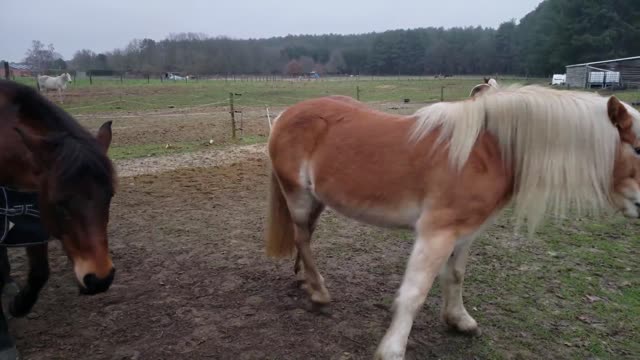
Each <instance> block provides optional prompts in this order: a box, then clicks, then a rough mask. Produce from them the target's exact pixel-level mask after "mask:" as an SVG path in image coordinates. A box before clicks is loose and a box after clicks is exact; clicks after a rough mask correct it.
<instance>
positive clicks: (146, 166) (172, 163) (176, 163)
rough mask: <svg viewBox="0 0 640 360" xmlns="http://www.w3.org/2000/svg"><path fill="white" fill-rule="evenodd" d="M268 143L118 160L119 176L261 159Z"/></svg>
mask: <svg viewBox="0 0 640 360" xmlns="http://www.w3.org/2000/svg"><path fill="white" fill-rule="evenodd" d="M266 148H267V146H266V144H253V145H244V146H232V147H228V148H224V149H216V150H208V151H199V152H193V153H185V154H177V155H170V156H156V157H147V158H137V159H127V160H116V161H115V162H114V163H115V166H116V169H117V170H118V176H119V177H130V176H138V175H143V174H154V173H162V172H167V171H172V170H176V169H183V168H206V167H213V166H225V165H231V164H235V163H239V162H243V161H246V160H253V159H260V158H262V157H264V156H265V155H266V153H267V149H266Z"/></svg>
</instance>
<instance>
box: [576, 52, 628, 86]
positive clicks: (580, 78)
mask: <svg viewBox="0 0 640 360" xmlns="http://www.w3.org/2000/svg"><path fill="white" fill-rule="evenodd" d="M567 86H569V87H579V88H591V87H630V88H640V56H633V57H628V58H621V59H612V60H603V61H594V62H589V63H584V64H574V65H567Z"/></svg>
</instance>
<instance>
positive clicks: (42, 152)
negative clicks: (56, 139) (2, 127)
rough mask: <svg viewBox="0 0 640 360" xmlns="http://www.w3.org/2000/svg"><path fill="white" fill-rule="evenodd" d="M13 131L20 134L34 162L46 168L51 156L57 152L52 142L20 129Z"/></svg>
mask: <svg viewBox="0 0 640 360" xmlns="http://www.w3.org/2000/svg"><path fill="white" fill-rule="evenodd" d="M13 129H14V130H15V131H16V132H17V133H18V135H19V136H20V138H21V139H22V142H23V143H24V144H25V145H26V147H27V149H29V151H30V152H31V154H33V158H34V160H36V161H37V162H39V165H42V166H46V165H47V164H49V160H50V158H51V154H53V152H54V150H55V149H54V145H53V144H51V142H49V141H47V139H46V138H45V137H42V136H39V135H33V134H31V133H29V132H27V131H24V130H23V129H21V128H19V127H14V128H13Z"/></svg>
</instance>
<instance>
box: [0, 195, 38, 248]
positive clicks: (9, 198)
mask: <svg viewBox="0 0 640 360" xmlns="http://www.w3.org/2000/svg"><path fill="white" fill-rule="evenodd" d="M48 240H49V235H48V234H47V232H46V230H45V229H44V226H43V225H42V222H41V221H40V210H39V209H38V194H37V193H30V192H21V191H17V190H13V189H10V188H7V187H2V186H0V246H29V245H37V244H42V243H45V242H47V241H48Z"/></svg>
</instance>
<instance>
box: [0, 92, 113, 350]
mask: <svg viewBox="0 0 640 360" xmlns="http://www.w3.org/2000/svg"><path fill="white" fill-rule="evenodd" d="M0 139H1V140H2V141H0V190H3V191H4V190H5V189H10V190H11V191H13V192H18V193H22V192H36V193H37V204H36V206H35V207H38V208H39V216H40V219H41V221H42V224H43V225H44V229H43V231H44V232H45V234H50V235H51V236H53V237H54V238H57V239H60V240H61V241H62V244H63V248H64V250H65V252H66V254H67V256H68V257H69V259H70V260H71V262H72V264H73V270H74V273H75V277H76V279H77V282H78V285H79V287H80V292H81V293H82V294H96V293H100V292H104V291H106V290H107V289H108V288H109V286H110V285H111V282H112V281H113V277H114V272H115V270H114V267H113V264H112V262H111V256H110V254H109V246H108V239H107V223H108V220H109V207H110V203H111V198H112V196H113V194H114V187H115V172H114V169H113V166H112V163H111V161H110V160H109V158H108V157H107V149H108V147H109V144H110V143H111V123H110V122H107V123H105V124H104V125H102V127H101V128H100V129H99V130H98V135H97V137H93V136H92V135H91V134H89V133H88V132H87V131H86V130H85V129H84V128H83V127H81V126H80V125H79V124H78V123H77V122H76V121H75V120H74V119H73V118H72V117H71V116H70V115H69V114H67V113H66V112H64V111H63V110H62V109H60V108H59V107H57V106H56V105H54V104H52V103H51V102H50V101H48V100H47V99H45V98H44V97H42V96H41V95H40V94H38V93H37V92H36V91H35V90H34V89H32V88H30V87H27V86H24V85H20V84H17V83H14V82H11V81H4V80H2V81H0ZM23 194H24V193H23ZM5 197H6V195H5ZM0 204H2V202H0ZM7 207H8V206H7ZM3 210H6V211H5V214H0V215H7V212H8V211H9V210H12V209H3ZM30 210H31V213H32V214H34V213H35V214H37V212H34V211H35V210H37V209H34V208H32V209H30ZM0 219H1V220H3V222H4V223H5V225H6V224H7V223H8V221H10V220H9V218H8V217H6V216H4V217H2V216H0ZM0 230H4V232H5V234H4V235H7V233H8V235H11V233H12V232H13V231H17V229H16V228H12V226H9V227H6V226H5V227H4V228H1V227H0ZM0 238H2V239H4V236H3V235H2V234H0ZM0 245H5V244H0ZM47 249H48V248H47V243H46V242H44V243H43V244H42V243H41V244H39V245H34V246H30V247H27V249H26V251H27V257H28V259H29V275H28V280H27V284H26V286H25V287H24V288H22V289H21V290H20V291H19V293H18V294H17V295H16V296H15V298H14V299H13V301H12V302H11V304H10V306H9V311H10V313H11V314H12V315H13V316H16V317H21V316H24V315H26V314H27V313H28V312H29V311H30V310H31V308H32V307H33V305H34V304H35V302H36V300H37V298H38V293H39V292H40V290H41V289H42V287H43V286H44V284H45V283H46V281H47V279H48V276H49V264H48V259H47ZM5 251H6V250H5ZM8 271H9V264H8V263H7V259H6V252H5V256H0V272H1V273H2V276H0V288H2V287H3V286H4V281H5V280H6V279H7V278H8V274H7V272H8ZM15 353H16V350H15V347H14V345H13V341H12V339H11V337H10V335H9V333H8V330H7V323H6V319H5V318H4V314H3V313H2V312H1V311H0V358H2V359H11V358H13V357H14V355H15Z"/></svg>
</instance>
